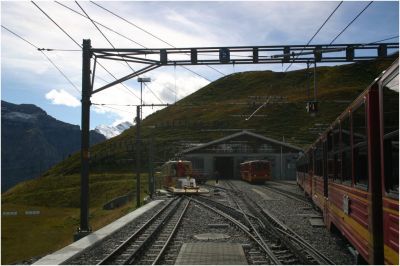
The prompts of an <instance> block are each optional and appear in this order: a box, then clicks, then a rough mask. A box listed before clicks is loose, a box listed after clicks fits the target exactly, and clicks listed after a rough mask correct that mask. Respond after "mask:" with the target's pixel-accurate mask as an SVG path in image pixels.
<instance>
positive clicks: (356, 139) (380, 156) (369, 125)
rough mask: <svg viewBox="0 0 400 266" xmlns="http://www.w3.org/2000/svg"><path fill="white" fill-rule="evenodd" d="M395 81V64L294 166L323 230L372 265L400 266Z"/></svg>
mask: <svg viewBox="0 0 400 266" xmlns="http://www.w3.org/2000/svg"><path fill="white" fill-rule="evenodd" d="M398 75H399V70H398V60H396V62H395V63H393V65H392V66H391V67H390V68H388V69H387V70H386V71H385V72H384V73H383V74H382V75H380V76H379V77H378V78H377V79H376V80H375V81H374V82H373V83H372V84H371V85H370V86H369V87H368V88H367V89H366V90H365V91H364V92H363V93H362V94H361V95H360V96H359V97H358V98H357V99H356V100H355V101H354V102H353V103H352V104H351V105H350V106H349V107H348V108H346V110H345V111H344V112H343V113H342V114H341V115H340V116H339V117H338V118H337V119H336V121H335V122H334V123H333V124H332V125H331V127H330V128H329V129H327V131H325V132H324V133H323V134H322V135H321V136H320V137H319V138H318V140H317V141H316V142H315V143H314V144H313V145H312V146H311V147H310V148H309V149H308V150H307V151H306V153H305V156H304V157H303V158H301V159H300V160H299V163H298V165H297V166H298V170H297V171H298V176H303V178H298V182H299V185H300V186H301V187H302V188H303V189H304V191H305V193H306V194H308V195H310V196H311V198H312V200H313V202H314V203H315V205H316V206H318V207H319V208H320V209H321V210H322V211H323V213H324V220H325V224H326V225H327V226H328V228H332V227H335V228H337V229H338V230H339V231H340V232H341V233H342V234H343V235H344V236H345V237H346V238H347V239H348V241H349V242H350V243H351V244H352V245H353V246H354V247H355V248H356V249H357V251H358V252H359V255H360V259H363V260H365V262H368V263H370V264H383V263H386V264H398V263H399V255H398V253H399V251H398V250H399V190H398V185H399V157H398V156H399V83H398V82H399V81H398ZM306 157H308V160H307V159H306ZM304 161H308V169H307V167H305V166H304ZM310 180H311V183H310Z"/></svg>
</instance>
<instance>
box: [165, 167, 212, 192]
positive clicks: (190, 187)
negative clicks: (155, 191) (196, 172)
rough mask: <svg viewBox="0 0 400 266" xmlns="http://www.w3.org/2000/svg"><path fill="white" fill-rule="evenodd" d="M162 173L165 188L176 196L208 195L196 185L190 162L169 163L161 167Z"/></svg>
mask: <svg viewBox="0 0 400 266" xmlns="http://www.w3.org/2000/svg"><path fill="white" fill-rule="evenodd" d="M161 173H162V177H163V187H164V188H165V189H167V190H168V191H170V192H172V193H174V194H201V193H208V190H206V189H204V188H200V187H199V186H198V185H197V184H196V179H195V178H193V176H192V162H190V161H182V160H179V161H168V162H166V163H165V164H164V165H163V166H162V167H161Z"/></svg>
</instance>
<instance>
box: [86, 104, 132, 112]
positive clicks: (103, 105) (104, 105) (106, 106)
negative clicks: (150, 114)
mask: <svg viewBox="0 0 400 266" xmlns="http://www.w3.org/2000/svg"><path fill="white" fill-rule="evenodd" d="M92 105H96V106H102V107H105V108H109V109H113V110H117V111H121V112H126V113H130V114H132V113H134V112H136V111H133V110H132V111H128V110H123V109H120V108H115V107H111V106H108V104H98V103H92Z"/></svg>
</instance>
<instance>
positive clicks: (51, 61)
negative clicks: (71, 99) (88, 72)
mask: <svg viewBox="0 0 400 266" xmlns="http://www.w3.org/2000/svg"><path fill="white" fill-rule="evenodd" d="M1 27H2V28H4V29H5V30H7V31H9V32H10V33H12V34H14V35H15V36H17V37H18V38H20V39H21V40H23V41H25V42H26V43H28V44H30V45H31V46H33V47H34V48H36V50H38V51H39V52H41V53H42V54H43V55H44V56H45V57H46V59H47V60H48V61H49V62H50V63H51V64H52V65H53V66H54V67H55V68H56V69H57V70H58V72H60V74H61V75H62V76H63V77H64V78H65V79H66V80H67V81H68V82H69V83H70V84H71V85H72V87H74V89H75V90H76V91H77V92H78V93H79V94H81V92H80V91H79V89H78V87H77V86H76V85H75V84H74V83H73V82H72V81H71V80H70V79H69V78H68V77H67V75H65V74H64V72H63V71H62V70H61V69H60V68H59V67H58V66H57V65H56V64H55V63H54V62H53V60H51V59H50V57H48V56H47V55H46V54H45V53H44V52H43V51H42V50H40V48H39V47H37V46H36V45H34V44H33V43H31V42H30V41H28V40H27V39H25V38H23V37H22V36H21V35H19V34H17V33H15V32H14V31H12V30H10V29H9V28H7V27H6V26H4V25H1Z"/></svg>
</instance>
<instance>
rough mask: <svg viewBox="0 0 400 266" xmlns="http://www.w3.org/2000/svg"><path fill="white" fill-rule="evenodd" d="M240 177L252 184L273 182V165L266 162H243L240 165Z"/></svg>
mask: <svg viewBox="0 0 400 266" xmlns="http://www.w3.org/2000/svg"><path fill="white" fill-rule="evenodd" d="M240 176H241V178H242V180H245V181H247V182H250V183H264V182H265V181H267V180H271V163H270V162H269V161H266V160H254V161H246V162H243V163H241V164H240Z"/></svg>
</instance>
